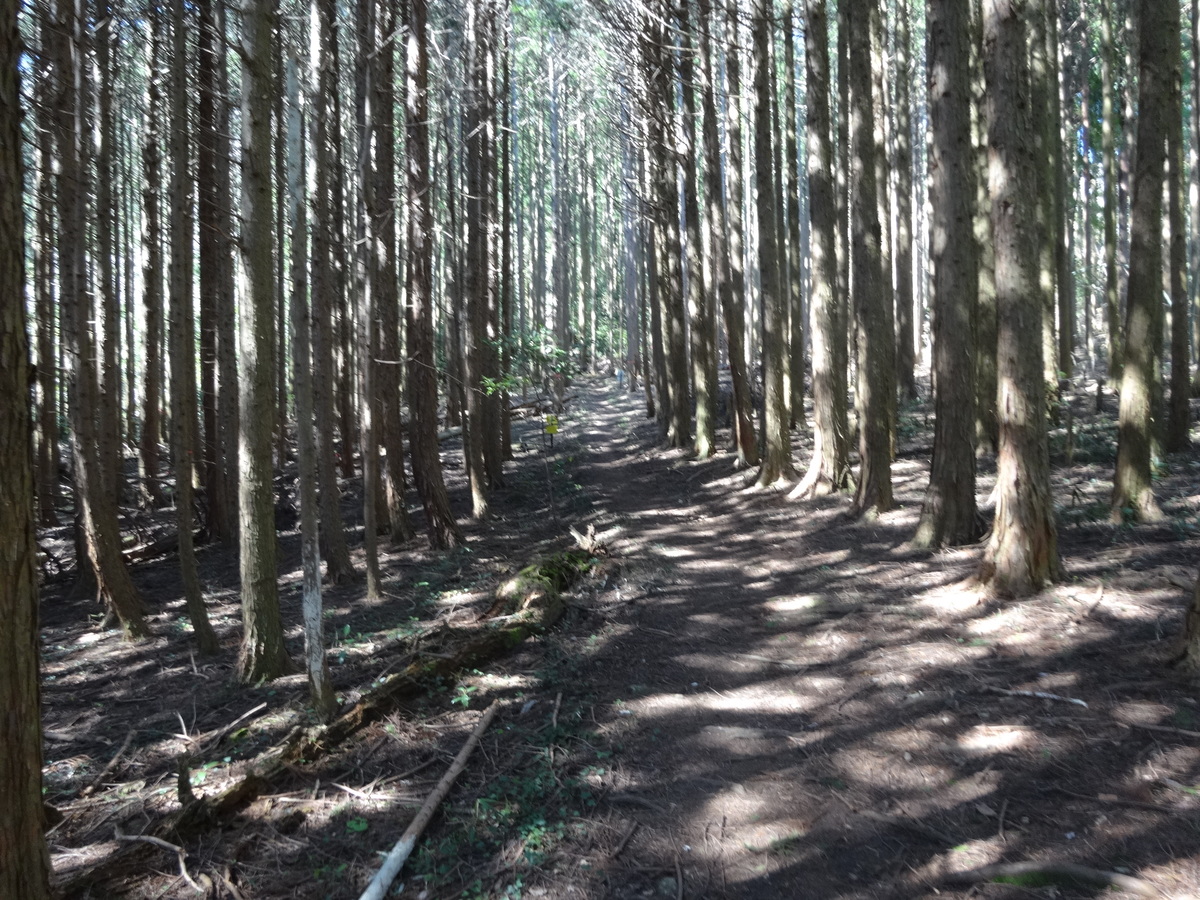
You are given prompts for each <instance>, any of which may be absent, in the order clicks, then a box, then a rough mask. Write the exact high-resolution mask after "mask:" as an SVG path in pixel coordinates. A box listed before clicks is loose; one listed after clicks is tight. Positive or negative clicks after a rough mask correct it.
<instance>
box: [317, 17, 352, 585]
mask: <svg viewBox="0 0 1200 900" xmlns="http://www.w3.org/2000/svg"><path fill="white" fill-rule="evenodd" d="M310 27H311V28H312V29H314V31H315V32H316V36H315V39H314V40H313V41H311V42H310V43H311V45H312V46H313V47H314V48H315V50H316V56H315V57H314V59H313V60H312V63H311V64H312V66H313V72H314V75H313V80H314V81H315V92H316V93H315V98H314V102H313V119H314V121H313V144H314V147H313V162H314V168H315V169H316V173H315V185H314V188H313V198H312V204H313V224H312V232H313V259H312V313H313V315H312V319H313V321H312V355H313V374H314V376H315V378H314V384H313V413H314V416H313V418H314V421H315V423H316V426H317V480H318V482H319V484H320V488H321V489H320V503H321V524H322V528H321V545H322V551H323V555H324V558H325V575H326V577H327V578H328V579H329V580H330V581H331V582H333V583H334V584H337V583H339V582H341V581H348V580H353V578H354V576H355V573H354V566H353V564H352V563H351V561H350V549H349V547H348V546H347V545H346V529H345V525H343V523H342V512H341V504H340V502H339V501H340V498H341V490H340V488H339V487H338V476H337V460H336V453H335V450H334V422H335V415H334V395H335V380H334V365H333V355H334V323H333V313H334V307H335V305H340V301H338V304H335V302H334V300H335V298H340V297H341V295H342V291H341V288H340V280H339V279H340V276H341V269H340V267H339V266H338V264H337V252H338V246H337V245H338V243H339V242H340V238H339V236H338V233H337V232H336V231H335V230H334V229H335V220H336V216H335V213H334V210H333V205H334V202H335V197H334V183H335V182H338V181H340V173H341V166H340V165H339V154H338V153H337V150H336V147H335V145H334V141H335V140H336V133H337V131H336V128H335V127H334V126H333V124H332V120H333V116H334V110H333V96H334V93H335V92H336V91H337V90H338V71H337V66H336V54H335V53H334V48H335V46H336V43H337V32H336V28H337V22H336V17H335V3H334V0H318V2H317V4H316V9H315V10H314V14H313V17H312V21H311V22H310Z"/></svg>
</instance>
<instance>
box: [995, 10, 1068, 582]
mask: <svg viewBox="0 0 1200 900" xmlns="http://www.w3.org/2000/svg"><path fill="white" fill-rule="evenodd" d="M1023 8H1024V7H1023V5H1022V3H1021V2H1020V0H984V4H983V45H984V68H985V73H986V79H987V126H988V147H989V150H988V173H989V177H988V191H989V194H990V196H991V202H992V233H993V235H994V237H995V247H996V256H995V266H996V267H995V273H996V319H997V354H996V359H997V376H998V379H999V385H1000V389H999V390H1000V395H999V400H998V403H997V415H998V419H999V428H1000V451H999V465H998V473H997V479H996V489H995V493H996V515H995V520H994V522H993V524H992V534H991V538H990V540H989V541H988V544H987V549H986V550H985V551H984V556H983V560H982V562H981V565H980V572H979V579H980V582H981V583H982V584H984V585H985V586H987V587H988V588H989V589H991V590H992V591H993V592H995V593H997V594H1000V595H1011V596H1016V597H1021V596H1025V595H1028V594H1031V593H1034V592H1036V591H1038V590H1040V589H1041V588H1042V586H1043V585H1045V583H1046V582H1047V581H1052V580H1054V579H1055V578H1057V577H1058V574H1059V561H1058V537H1057V533H1056V531H1055V526H1054V506H1053V502H1052V500H1051V497H1050V454H1049V447H1048V444H1047V438H1046V412H1045V410H1046V407H1045V403H1046V391H1045V381H1044V372H1043V369H1042V347H1043V344H1042V339H1043V333H1042V329H1041V327H1040V323H1041V322H1042V311H1043V308H1042V300H1041V289H1040V287H1039V285H1038V273H1039V267H1038V256H1037V249H1036V247H1035V243H1034V242H1035V238H1036V236H1037V234H1038V227H1037V212H1036V210H1035V209H1034V205H1033V204H1034V202H1035V198H1034V196H1033V185H1034V184H1035V183H1036V171H1035V168H1034V162H1035V152H1036V151H1035V148H1033V147H1032V146H1031V145H1030V141H1029V133H1030V128H1031V123H1030V111H1029V97H1030V93H1029V91H1030V87H1029V63H1028V56H1027V45H1026V37H1025V35H1026V32H1025V22H1024V20H1023V18H1022V14H1023ZM1030 323H1038V327H1031V326H1030Z"/></svg>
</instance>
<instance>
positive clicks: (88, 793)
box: [79, 728, 137, 797]
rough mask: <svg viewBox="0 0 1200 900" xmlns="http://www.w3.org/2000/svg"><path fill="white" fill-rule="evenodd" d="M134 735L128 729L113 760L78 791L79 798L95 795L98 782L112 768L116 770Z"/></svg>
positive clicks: (105, 776)
mask: <svg viewBox="0 0 1200 900" xmlns="http://www.w3.org/2000/svg"><path fill="white" fill-rule="evenodd" d="M135 734H137V729H136V728H130V729H129V734H127V735H125V740H124V741H123V742H122V743H121V746H120V748H119V749H118V750H117V753H116V755H115V756H113V758H112V759H110V760H109V761H108V765H106V766H105V767H104V768H103V769H101V770H100V774H99V775H97V776H96V777H95V778H93V779H92V783H91V784H89V785H88V786H87V787H85V788H84V789H83V790H82V791H80V793H79V796H81V797H90V796H91V795H92V794H93V793H95V791H96V788H97V787H99V786H100V782H101V781H103V780H104V779H105V778H107V777H108V774H109V773H110V772H111V771H112V770H113V769H114V768H116V765H117V763H118V762H119V761H120V759H121V757H122V756H124V754H125V751H126V750H127V749H128V747H129V742H130V741H132V740H133V736H134V735H135Z"/></svg>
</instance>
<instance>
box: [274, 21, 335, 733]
mask: <svg viewBox="0 0 1200 900" xmlns="http://www.w3.org/2000/svg"><path fill="white" fill-rule="evenodd" d="M318 16H319V10H318V8H317V5H316V4H313V9H312V17H313V19H316V18H318ZM310 25H311V26H312V28H313V31H314V32H316V33H317V34H318V36H319V33H320V32H319V28H320V26H319V23H318V22H316V21H312V22H310ZM318 55H321V54H320V53H319V51H318ZM286 66H287V68H286V72H287V97H288V121H287V143H288V151H287V163H288V220H289V222H290V223H291V251H292V284H291V332H292V333H291V337H292V389H293V391H294V392H295V396H296V468H297V475H298V481H299V497H300V557H301V566H302V569H303V574H302V587H301V591H302V601H301V602H302V607H303V611H304V663H305V666H304V667H305V671H306V672H307V673H308V692H309V697H310V698H311V700H312V704H313V709H315V710H316V713H317V716H318V718H320V719H321V720H322V721H328V720H329V719H331V718H332V717H333V714H334V711H335V710H336V708H337V699H336V697H335V696H334V693H333V684H332V682H331V680H330V677H329V665H328V663H327V662H326V660H325V637H324V633H323V629H324V622H323V620H322V616H321V550H320V546H319V540H318V524H317V523H318V516H317V451H316V441H315V439H314V436H313V370H312V367H311V360H310V352H309V336H310V335H311V333H312V322H311V321H310V316H309V298H308V263H309V260H308V214H307V198H306V196H305V195H306V193H307V192H308V191H309V190H310V189H311V188H312V186H313V172H312V167H311V166H309V165H308V160H309V159H311V157H312V154H311V152H307V148H306V146H305V141H304V132H305V121H304V118H305V117H304V110H303V109H302V107H301V102H302V99H301V93H300V73H299V62H298V60H297V59H296V58H295V57H292V58H290V59H288V61H287V64H286ZM310 73H311V78H310V82H309V86H308V87H309V89H308V94H309V97H310V98H311V97H317V96H319V94H320V90H321V86H320V73H319V70H316V69H315V68H314V69H310ZM305 106H307V104H305Z"/></svg>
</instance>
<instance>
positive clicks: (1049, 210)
mask: <svg viewBox="0 0 1200 900" xmlns="http://www.w3.org/2000/svg"><path fill="white" fill-rule="evenodd" d="M1053 6H1054V4H1052V3H1048V2H1046V0H1033V2H1031V3H1030V4H1029V5H1028V7H1027V8H1026V12H1025V18H1026V21H1027V22H1028V28H1029V45H1030V50H1029V53H1030V102H1031V104H1032V112H1033V131H1032V132H1031V134H1030V136H1031V137H1032V139H1033V143H1034V147H1035V149H1036V153H1035V156H1034V178H1035V179H1036V181H1035V182H1034V185H1035V187H1034V191H1035V193H1034V200H1035V203H1036V210H1037V229H1038V233H1037V243H1036V244H1035V245H1034V251H1035V252H1036V253H1037V261H1038V282H1037V283H1038V287H1039V289H1040V290H1041V295H1042V371H1043V378H1044V379H1045V382H1046V397H1047V398H1048V403H1049V404H1053V403H1054V401H1055V399H1056V398H1057V397H1058V393H1059V390H1058V343H1057V337H1056V330H1055V323H1056V318H1057V305H1056V296H1057V295H1056V284H1055V279H1056V275H1057V266H1056V264H1055V210H1056V209H1057V199H1056V197H1055V180H1054V158H1055V157H1054V143H1055V141H1056V139H1057V136H1058V118H1057V115H1056V113H1055V107H1056V106H1057V105H1058V104H1057V103H1056V102H1055V98H1056V97H1057V96H1058V90H1057V83H1058V82H1057V76H1056V73H1055V70H1054V63H1053V57H1054V54H1053V52H1052V51H1053V49H1055V48H1051V46H1050V36H1049V32H1050V29H1049V26H1048V18H1049V16H1050V14H1051V9H1052V7H1053ZM1050 414H1051V416H1052V417H1055V419H1057V407H1056V406H1053V405H1052V406H1050Z"/></svg>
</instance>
